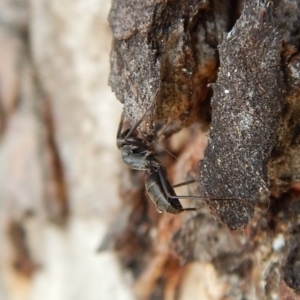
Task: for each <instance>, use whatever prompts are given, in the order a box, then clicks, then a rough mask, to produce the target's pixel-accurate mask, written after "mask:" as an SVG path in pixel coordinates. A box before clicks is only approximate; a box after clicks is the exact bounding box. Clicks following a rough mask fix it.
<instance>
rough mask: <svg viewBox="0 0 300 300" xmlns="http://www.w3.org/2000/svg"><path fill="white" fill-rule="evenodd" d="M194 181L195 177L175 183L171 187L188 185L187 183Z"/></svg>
mask: <svg viewBox="0 0 300 300" xmlns="http://www.w3.org/2000/svg"><path fill="white" fill-rule="evenodd" d="M194 182H196V179H191V180H187V181H184V182H181V183H177V184H175V185H173V188H177V187H180V186H184V185H188V184H191V183H194Z"/></svg>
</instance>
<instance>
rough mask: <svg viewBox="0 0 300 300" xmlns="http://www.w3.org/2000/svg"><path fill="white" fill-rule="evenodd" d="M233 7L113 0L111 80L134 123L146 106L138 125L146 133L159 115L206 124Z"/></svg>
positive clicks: (187, 0) (198, 1) (200, 0)
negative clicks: (219, 50) (221, 38)
mask: <svg viewBox="0 0 300 300" xmlns="http://www.w3.org/2000/svg"><path fill="white" fill-rule="evenodd" d="M214 7H217V8H218V9H217V8H216V9H214ZM219 9H220V10H219ZM230 9H231V6H230V5H229V3H227V2H224V3H222V5H221V4H220V3H219V2H218V4H216V3H215V1H212V0H211V1H207V0H182V1H157V0H147V1H140V0H128V1H125V0H113V1H112V8H111V11H110V14H109V22H110V26H111V28H112V31H113V37H114V40H113V46H112V51H111V59H110V60H111V73H110V77H109V85H110V86H111V87H112V90H113V91H114V92H115V94H116V96H117V98H118V100H119V101H120V102H121V103H123V104H124V112H125V116H126V118H127V119H128V120H129V122H130V123H131V124H135V123H136V122H137V121H138V120H139V119H140V118H141V117H142V115H143V114H144V113H145V111H148V114H147V117H146V118H145V122H143V123H142V124H141V126H140V127H139V130H141V131H143V132H144V133H145V134H146V135H147V134H153V131H154V127H155V123H156V122H157V121H159V122H161V123H168V122H175V123H176V124H177V125H178V126H179V127H181V126H187V125H189V124H191V123H192V122H194V121H195V120H199V121H200V122H201V123H202V124H204V125H207V124H208V122H209V121H210V118H209V117H210V106H209V101H207V100H208V98H209V97H210V95H211V89H210V88H209V87H208V85H207V83H209V82H213V81H215V78H216V69H217V64H218V59H217V55H216V51H215V49H216V46H217V45H218V43H219V39H218V38H219V36H221V33H222V32H224V31H227V30H228V26H229V25H228V24H229V23H231V22H232V20H231V19H230V18H229V17H228V15H229V13H228V12H229V10H230ZM234 15H235V14H234ZM216 19H217V21H216ZM221 21H222V22H221ZM215 24H217V25H218V26H217V25H215ZM152 104H154V105H153V106H152Z"/></svg>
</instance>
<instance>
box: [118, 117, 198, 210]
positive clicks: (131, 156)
mask: <svg viewBox="0 0 300 300" xmlns="http://www.w3.org/2000/svg"><path fill="white" fill-rule="evenodd" d="M146 113H147V111H146ZM146 113H145V114H144V115H143V116H142V118H141V119H140V120H139V121H138V122H137V123H136V124H135V125H134V126H133V127H131V128H128V129H126V130H124V131H123V132H122V128H123V123H124V113H122V115H121V120H120V124H119V128H118V132H117V146H118V148H119V149H120V151H121V155H122V159H123V161H124V163H125V164H127V165H128V166H129V167H130V168H131V169H134V170H141V171H142V170H143V171H148V173H149V174H150V175H149V176H148V177H147V178H146V182H145V187H146V192H147V194H148V195H149V196H150V198H151V200H152V201H153V202H154V203H155V205H156V206H157V210H158V211H159V212H168V213H171V214H179V213H182V212H184V211H196V210H197V208H196V207H189V208H183V207H182V205H181V203H180V201H179V198H182V199H183V198H185V199H187V198H188V199H190V198H199V197H193V196H177V195H176V193H175V191H174V187H179V186H182V185H186V184H189V183H192V182H195V180H190V181H186V182H183V183H180V184H177V185H174V186H172V185H171V184H170V182H169V180H168V178H167V171H166V168H165V167H164V165H163V163H162V162H161V161H160V160H159V159H158V158H157V156H156V155H155V152H154V150H153V147H152V142H153V138H152V137H148V139H147V138H139V137H138V136H137V128H138V126H139V125H140V124H141V122H142V121H143V119H144V118H145V116H146ZM201 199H203V198H201Z"/></svg>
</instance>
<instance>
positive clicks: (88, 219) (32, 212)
mask: <svg viewBox="0 0 300 300" xmlns="http://www.w3.org/2000/svg"><path fill="white" fill-rule="evenodd" d="M109 9H110V1H107V0H78V1H74V0H65V1H61V0H51V1H48V0H29V1H26V0H1V1H0V166H1V167H0V299H1V300H8V299H9V300H18V299H22V300H23V299H32V300H40V299H43V300H50V299H51V300H53V299H55V300H60V299H63V300H68V299H72V300H75V299H80V300H83V299H85V300H92V299H116V300H117V299H133V296H132V294H131V292H130V289H129V288H128V286H127V285H126V282H127V283H128V282H129V281H130V280H128V278H127V279H126V276H127V275H126V274H124V273H122V272H121V268H120V266H119V264H118V261H117V259H116V257H115V256H114V254H113V252H110V251H104V252H101V253H97V249H98V247H99V245H100V244H101V241H102V239H103V238H104V236H105V234H106V232H107V227H108V224H109V223H110V222H111V220H112V219H113V217H114V215H115V213H116V211H117V209H118V207H119V205H120V204H119V199H118V185H117V180H118V175H119V172H120V170H119V168H120V166H122V163H121V160H120V155H119V153H118V150H117V148H116V146H115V142H116V130H117V126H118V122H119V118H120V114H121V109H122V107H121V104H120V103H119V102H118V101H117V100H116V99H115V96H114V94H113V93H111V89H110V87H109V86H108V85H107V82H108V74H109V52H110V47H111V32H110V29H109V25H108V21H107V15H108V12H109ZM127 277H128V276H127Z"/></svg>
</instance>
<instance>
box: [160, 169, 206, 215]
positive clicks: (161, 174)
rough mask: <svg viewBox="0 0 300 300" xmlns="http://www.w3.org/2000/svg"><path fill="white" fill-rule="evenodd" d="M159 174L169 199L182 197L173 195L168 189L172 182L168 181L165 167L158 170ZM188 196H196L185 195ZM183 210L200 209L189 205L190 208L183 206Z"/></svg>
mask: <svg viewBox="0 0 300 300" xmlns="http://www.w3.org/2000/svg"><path fill="white" fill-rule="evenodd" d="M158 176H159V179H160V182H161V185H162V188H163V190H164V193H165V195H166V196H167V197H168V199H171V200H172V199H173V200H177V201H179V200H178V198H181V197H178V196H171V195H170V193H169V191H168V185H170V183H169V182H168V179H167V178H166V176H165V174H164V170H163V169H159V170H158ZM185 197H186V198H189V199H190V198H195V197H193V196H185ZM196 198H200V197H196ZM201 199H204V198H201ZM182 210H183V211H185V210H190V211H196V210H198V208H196V207H188V208H182Z"/></svg>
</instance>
